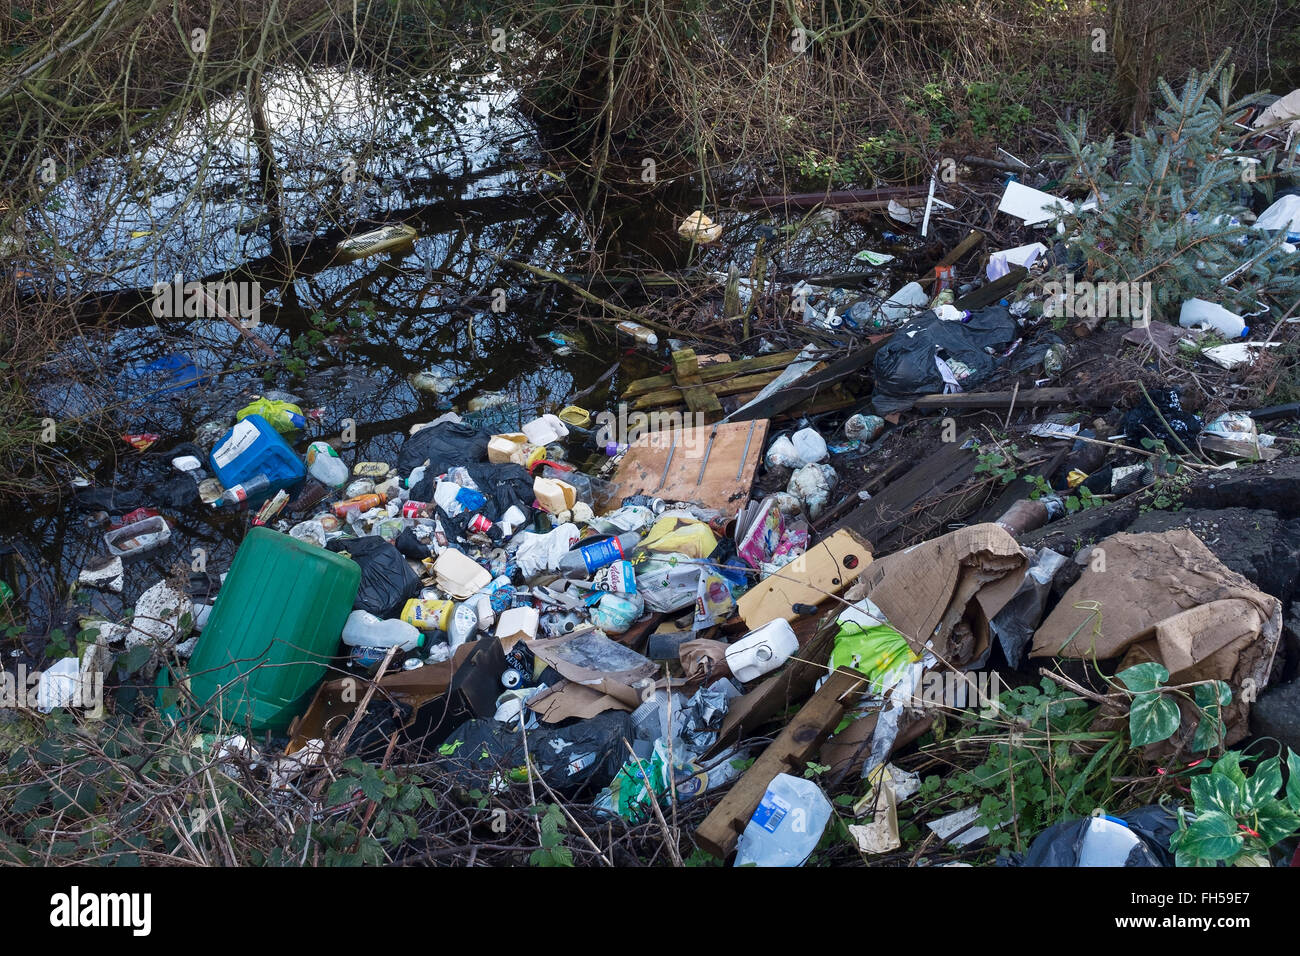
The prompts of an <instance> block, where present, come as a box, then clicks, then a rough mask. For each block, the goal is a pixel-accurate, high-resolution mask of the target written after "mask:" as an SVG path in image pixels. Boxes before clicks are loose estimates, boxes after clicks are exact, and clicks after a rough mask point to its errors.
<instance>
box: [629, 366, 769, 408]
mask: <svg viewBox="0 0 1300 956" xmlns="http://www.w3.org/2000/svg"><path fill="white" fill-rule="evenodd" d="M780 374H781V373H780V372H779V371H771V372H756V373H755V374H753V375H739V376H737V377H736V378H729V379H723V380H722V381H720V382H717V383H716V384H713V385H711V386H709V388H710V390H711V391H712V392H713V394H714V395H716V396H717V397H719V398H721V397H723V396H724V395H737V394H741V393H744V392H754V393H757V392H759V391H760V390H761V389H762V388H763V386H764V385H766V384H767V383H768V382H770V381H772V379H774V378H776V377H777V376H778V375H780ZM700 377H701V378H703V377H704V376H703V375H701V376H700ZM624 398H625V399H626V398H627V396H626V395H624ZM680 404H682V390H681V389H680V388H677V387H676V386H673V387H670V388H662V389H659V390H657V391H654V392H646V393H645V394H644V395H640V396H638V397H637V398H636V399H635V400H634V401H633V402H632V410H633V411H643V410H645V409H649V408H658V407H659V406H660V405H680Z"/></svg>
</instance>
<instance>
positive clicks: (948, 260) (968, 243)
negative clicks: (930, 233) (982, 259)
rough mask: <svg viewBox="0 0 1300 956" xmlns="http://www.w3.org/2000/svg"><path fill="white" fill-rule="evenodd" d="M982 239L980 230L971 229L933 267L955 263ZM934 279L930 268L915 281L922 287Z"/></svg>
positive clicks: (932, 282) (926, 286) (927, 286)
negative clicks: (928, 272) (928, 271)
mask: <svg viewBox="0 0 1300 956" xmlns="http://www.w3.org/2000/svg"><path fill="white" fill-rule="evenodd" d="M983 241H984V233H982V232H980V231H979V230H978V229H972V230H971V231H970V232H968V233H967V234H966V238H965V239H963V240H962V241H961V242H959V243H957V245H955V246H953V247H952V248H951V249H949V250H948V252H947V254H946V255H944V257H943V258H942V259H940V260H939V261H938V262H936V263H935V264H934V268H935V269H939V268H943V267H944V266H953V265H956V264H957V260H958V259H960V258H961V257H962V256H964V255H966V253H968V252H970V251H971V250H972V249H974V248H975V247H976V246H978V245H979V244H980V243H982V242H983ZM934 279H935V275H934V270H933V269H932V270H931V271H930V274H929V275H928V276H923V277H922V278H920V279H918V280H917V282H918V283H919V284H920V286H921V287H922V288H929V287H930V286H932V285H933V284H934Z"/></svg>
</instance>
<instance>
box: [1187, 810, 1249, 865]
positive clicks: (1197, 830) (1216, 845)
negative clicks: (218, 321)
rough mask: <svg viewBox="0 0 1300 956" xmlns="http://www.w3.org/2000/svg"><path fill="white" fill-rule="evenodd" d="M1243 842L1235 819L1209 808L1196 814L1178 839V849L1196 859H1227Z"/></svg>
mask: <svg viewBox="0 0 1300 956" xmlns="http://www.w3.org/2000/svg"><path fill="white" fill-rule="evenodd" d="M1243 842H1244V838H1243V837H1242V835H1241V833H1240V832H1238V830H1237V821H1236V820H1234V819H1233V818H1232V817H1230V816H1228V815H1227V814H1226V813H1216V812H1215V811H1212V810H1211V811H1208V812H1206V813H1201V814H1198V815H1197V817H1196V821H1195V822H1194V823H1192V824H1191V825H1190V826H1189V827H1188V828H1187V831H1186V832H1185V833H1184V834H1183V835H1182V838H1181V839H1180V840H1179V841H1178V851H1179V852H1180V853H1185V854H1187V855H1188V856H1190V857H1193V858H1195V859H1197V860H1210V861H1215V860H1227V859H1229V858H1231V857H1232V856H1234V855H1235V854H1236V853H1237V852H1238V851H1239V850H1240V849H1241V846H1242V843H1243Z"/></svg>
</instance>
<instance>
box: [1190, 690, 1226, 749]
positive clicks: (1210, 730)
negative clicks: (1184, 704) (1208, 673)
mask: <svg viewBox="0 0 1300 956" xmlns="http://www.w3.org/2000/svg"><path fill="white" fill-rule="evenodd" d="M1195 694H1196V706H1197V707H1199V708H1200V709H1201V719H1200V721H1199V722H1198V723H1197V724H1196V733H1195V735H1194V736H1193V737H1192V750H1193V751H1201V750H1210V749H1211V748H1213V747H1218V746H1219V745H1220V744H1222V743H1223V738H1224V734H1225V733H1226V728H1225V727H1224V724H1223V708H1224V707H1225V706H1227V705H1228V704H1229V703H1230V702H1231V701H1232V689H1231V688H1229V687H1228V685H1227V684H1226V683H1225V682H1224V681H1221V680H1216V681H1215V682H1214V683H1213V684H1197V685H1196V691H1195Z"/></svg>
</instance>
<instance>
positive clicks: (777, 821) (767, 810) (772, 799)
mask: <svg viewBox="0 0 1300 956" xmlns="http://www.w3.org/2000/svg"><path fill="white" fill-rule="evenodd" d="M789 812H790V804H788V803H786V802H785V801H784V800H782V799H781V798H780V797H778V796H777V795H776V794H775V793H773V792H772V791H771V790H768V791H767V792H766V793H764V794H763V799H762V800H761V801H760V802H759V804H758V809H756V810H755V811H754V815H753V816H752V817H750V818H749V819H750V822H751V823H757V824H758V825H759V826H760V827H762V828H763V829H764V830H766V831H767V832H768V833H775V832H776V828H777V827H779V826H780V825H781V821H782V820H784V819H785V815H786V814H787V813H789Z"/></svg>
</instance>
